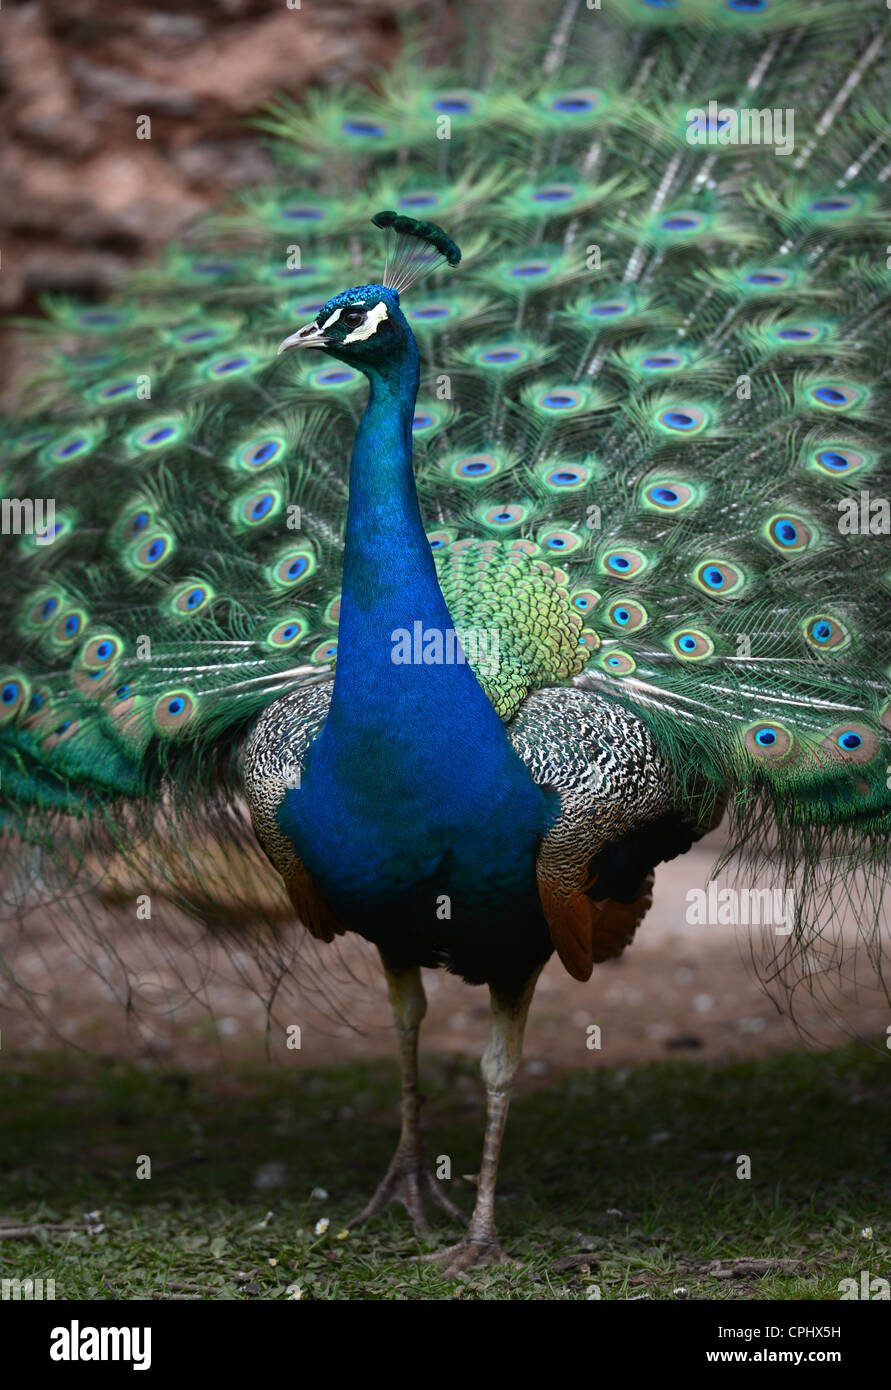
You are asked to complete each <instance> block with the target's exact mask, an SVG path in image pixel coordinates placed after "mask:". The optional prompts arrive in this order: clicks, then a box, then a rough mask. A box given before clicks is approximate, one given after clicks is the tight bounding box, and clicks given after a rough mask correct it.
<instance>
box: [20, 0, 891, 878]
mask: <svg viewBox="0 0 891 1390" xmlns="http://www.w3.org/2000/svg"><path fill="white" fill-rule="evenodd" d="M880 8H881V7H879V9H880ZM883 22H884V21H883V18H882V14H881V13H880V12H879V11H878V10H877V12H876V14H875V15H874V16H873V15H871V14H867V13H866V12H865V11H863V12H861V15H860V18H859V20H858V23H857V24H856V25H852V24H850V22H848V9H847V7H839V6H837V5H833V4H823V3H814V4H804V3H801V0H789V2H788V3H781V0H773V3H770V0H764V3H757V0H755V2H754V3H752V2H751V0H750V2H749V3H743V0H739V2H738V3H735V2H734V0H683V2H681V0H679V3H678V4H677V5H673V4H672V5H669V4H662V5H658V4H655V3H654V4H645V3H633V0H622V3H619V4H615V3H614V4H612V5H610V6H609V13H607V7H606V6H605V7H604V10H603V13H600V12H599V11H592V10H587V9H586V8H585V7H583V6H582V7H579V9H578V10H577V11H576V12H575V16H574V18H570V19H569V20H568V21H567V22H566V23H562V22H561V25H560V26H559V27H558V29H557V31H556V33H555V34H554V35H553V36H552V37H550V38H548V37H547V36H542V39H541V41H540V42H539V43H538V44H537V45H535V46H532V47H529V46H522V47H521V48H520V50H519V51H518V50H517V49H516V48H515V47H513V46H512V45H510V44H508V45H506V46H504V45H499V43H498V42H497V41H495V40H494V39H493V41H492V43H491V45H490V47H491V49H492V51H491V52H490V53H489V54H488V55H486V54H485V53H484V52H477V51H476V50H475V49H474V50H473V51H470V50H469V51H468V54H467V57H466V61H465V63H464V65H463V67H460V68H459V70H457V71H441V72H439V71H435V70H430V69H424V68H423V67H421V66H420V64H419V63H418V61H417V60H416V59H414V58H408V59H406V60H405V61H404V62H403V63H401V65H400V66H399V67H398V68H396V69H395V70H394V71H393V72H392V73H391V74H389V75H384V76H383V77H382V78H381V80H380V82H379V83H378V85H377V88H376V92H375V94H374V95H373V96H372V95H371V94H370V93H369V92H361V91H357V92H356V93H354V94H351V95H349V96H348V97H347V98H345V99H344V98H342V97H341V96H339V95H336V94H334V93H331V92H327V93H325V94H324V95H315V96H312V97H311V98H310V99H309V100H308V102H307V104H306V106H304V107H300V108H298V107H296V106H294V105H292V104H291V103H288V102H285V101H282V102H279V103H278V104H276V105H275V106H274V107H273V108H272V110H271V111H270V112H269V114H268V116H267V117H266V118H265V119H264V120H263V121H262V122H261V125H262V127H263V128H264V130H265V132H266V133H267V134H268V135H271V136H272V137H274V143H275V145H276V146H277V149H278V153H279V156H280V159H281V165H282V178H281V184H280V186H278V187H276V188H264V189H262V190H259V191H257V192H256V193H253V194H243V195H239V197H238V198H237V199H236V200H235V201H234V202H233V203H231V204H230V205H228V206H226V207H225V208H222V209H220V210H219V211H218V212H217V213H215V214H214V216H213V217H211V218H210V219H208V220H207V222H206V224H204V225H203V226H202V227H199V228H197V229H195V231H194V232H193V234H191V235H190V237H189V240H188V245H183V246H176V247H172V248H170V250H169V251H168V252H167V254H165V255H164V256H163V257H161V258H160V259H159V260H158V262H157V264H155V265H154V266H151V267H148V268H146V269H144V270H142V271H140V272H139V273H138V274H137V275H135V276H134V277H133V279H132V281H131V283H130V285H129V286H128V287H127V288H126V289H125V290H124V291H123V292H122V294H121V295H120V296H119V297H118V298H116V299H114V300H110V301H108V302H107V303H103V304H90V305H85V304H79V303H75V302H71V301H68V300H65V299H60V298H53V299H50V300H47V302H46V303H45V305H44V310H45V318H44V319H43V320H41V321H35V322H33V323H32V324H30V325H27V326H26V328H30V331H31V332H32V334H33V335H34V336H35V338H37V339H38V340H39V343H40V345H41V346H42V348H43V352H44V364H43V366H42V367H41V368H39V369H38V370H37V371H36V372H35V375H34V379H33V381H32V382H31V383H30V386H29V389H28V390H27V391H26V393H25V395H24V398H23V403H22V408H21V411H20V412H19V413H18V414H17V415H15V416H13V417H12V418H9V419H7V420H6V421H5V423H4V426H3V430H4V433H3V450H2V457H3V485H4V497H5V498H6V499H7V500H8V501H10V504H11V499H19V501H20V502H22V503H23V507H24V510H22V508H19V507H18V504H16V506H15V507H12V506H11V505H10V507H9V508H7V510H8V511H9V515H8V517H7V516H6V514H4V515H5V522H6V521H8V522H9V525H6V524H5V527H4V529H5V532H6V533H5V534H4V535H3V538H2V580H3V583H2V587H3V593H4V605H5V614H6V618H5V622H4V625H3V633H2V652H0V664H2V667H3V670H2V675H0V806H2V812H0V814H2V817H3V821H4V824H5V825H6V827H7V828H8V829H9V830H10V831H16V832H18V833H20V834H24V835H26V836H30V837H31V838H34V839H41V838H45V829H46V826H47V825H49V824H53V825H55V824H58V823H59V821H60V818H62V817H64V816H68V815H75V816H79V817H83V818H85V819H86V820H87V821H89V820H90V818H91V817H93V818H94V819H95V820H96V822H97V823H98V824H101V826H102V827H103V833H107V832H108V830H109V827H112V830H113V829H114V827H115V826H118V827H120V826H122V825H123V824H124V819H123V818H124V817H127V816H132V815H134V814H137V813H138V811H139V808H144V811H145V816H146V817H147V818H148V819H150V817H151V814H152V807H153V806H154V805H155V803H156V801H157V799H158V797H159V796H161V795H162V792H163V794H164V795H165V796H168V795H169V796H170V797H172V798H173V800H174V801H175V803H176V805H177V806H178V807H179V813H180V814H181V815H182V816H183V817H189V816H191V817H192V818H194V819H195V820H197V821H198V822H200V821H201V818H202V816H204V815H205V814H210V810H209V808H211V807H212V806H213V805H214V804H216V802H215V798H218V797H222V798H225V796H226V795H228V794H229V793H230V791H231V788H232V776H233V773H232V769H233V768H234V766H235V755H236V753H237V749H238V747H239V745H240V743H241V740H242V739H243V738H244V736H245V734H246V733H247V731H248V730H249V729H250V727H251V725H252V723H253V721H254V720H255V719H256V717H257V716H258V715H259V713H260V712H261V711H262V710H263V709H264V708H266V706H267V705H268V704H269V703H270V702H271V701H272V700H274V699H275V698H276V697H277V696H278V695H280V694H281V693H282V692H284V691H287V690H290V689H292V688H294V687H296V686H299V685H300V684H301V683H304V682H315V681H318V680H319V679H324V678H325V677H326V676H328V675H330V673H331V671H332V669H333V665H334V662H335V661H336V652H337V623H338V616H337V613H338V597H339V591H340V574H341V564H342V551H343V531H344V522H345V515H346V505H347V472H348V460H349V456H350V449H351V443H352V437H353V434H354V432H355V428H356V423H357V420H358V418H359V414H360V413H361V409H362V404H363V401H364V390H365V386H364V382H363V381H362V379H361V377H360V376H359V374H358V373H357V372H355V371H353V370H352V369H351V368H349V367H346V366H343V365H342V364H339V363H337V362H335V361H332V360H330V359H327V358H321V357H317V356H313V357H312V360H310V361H306V360H303V359H301V360H300V361H299V362H298V363H296V364H295V362H294V360H293V358H292V357H290V356H289V357H285V358H282V357H278V356H277V355H276V348H277V345H278V343H279V342H280V341H281V339H282V338H283V337H284V336H285V335H286V334H289V333H292V332H293V331H294V329H295V328H296V327H297V326H298V325H300V324H301V323H303V322H307V321H309V320H311V319H312V318H313V317H314V316H315V313H316V312H317V310H318V308H319V307H320V306H321V305H322V304H323V303H324V302H325V301H326V299H327V298H328V297H330V296H331V295H332V294H334V293H335V292H336V291H338V290H340V289H342V288H344V287H346V286H348V285H350V284H351V283H356V282H358V283H363V282H365V281H374V280H375V279H376V277H377V276H378V275H379V270H380V266H381V265H382V255H383V238H382V236H381V234H380V232H379V231H378V230H377V229H375V228H373V227H372V226H371V225H370V222H369V218H370V216H371V214H372V213H373V212H374V211H375V209H376V208H377V207H380V206H385V207H387V208H388V209H390V210H391V211H389V212H388V213H387V215H386V218H385V219H384V221H385V222H387V221H388V220H389V223H390V224H394V225H395V227H396V229H397V230H398V226H399V219H400V218H401V217H405V216H408V217H414V218H422V219H430V220H431V221H432V222H433V223H434V224H435V225H436V226H437V227H438V226H439V225H440V224H442V225H444V226H445V227H446V229H447V232H448V234H449V236H450V237H454V238H455V239H456V240H457V241H458V242H459V243H460V244H461V246H462V249H463V250H464V258H463V260H462V263H461V266H460V268H459V269H458V270H455V271H453V272H449V273H448V274H440V275H439V276H438V277H435V278H434V279H433V280H431V281H428V282H427V283H426V284H425V285H424V287H423V288H422V289H419V290H418V291H416V292H414V293H413V294H407V295H406V296H405V304H404V306H403V307H404V309H405V312H406V314H407V316H408V319H409V322H410V323H411V326H412V328H413V329H414V330H415V332H416V334H417V336H418V338H419V342H420V345H421V351H422V373H423V375H422V383H421V394H420V396H419V401H418V406H417V410H416V414H415V421H414V440H415V465H416V476H417V481H418V489H419V495H420V501H421V507H422V512H423V515H424V518H425V523H426V525H427V528H428V534H429V536H430V540H431V545H432V546H433V548H434V551H435V553H436V557H437V565H438V572H439V575H440V582H441V586H442V589H443V592H444V594H445V597H446V599H447V601H448V603H449V605H450V608H451V611H452V614H453V617H454V618H455V620H456V622H463V623H467V624H470V625H476V626H483V627H487V626H497V627H498V628H499V629H500V630H502V631H505V632H507V634H508V640H507V642H506V643H505V644H504V648H503V650H502V652H501V654H500V658H499V664H498V665H497V668H496V669H494V670H492V671H488V672H483V671H482V670H481V672H480V678H481V680H482V682H483V684H484V687H485V688H486V690H487V692H488V693H489V694H490V697H491V699H492V701H493V703H494V704H495V707H496V708H497V709H498V711H499V713H500V714H501V715H502V717H504V718H505V719H509V718H510V717H512V715H513V713H514V712H515V710H516V708H517V706H518V703H519V702H520V701H521V700H522V699H523V698H524V696H525V694H526V693H528V692H529V691H530V690H534V689H535V688H537V687H538V686H541V685H553V684H561V683H569V682H572V681H576V682H577V683H580V684H582V685H584V686H586V687H588V688H591V689H596V690H597V691H599V692H601V693H603V694H604V695H606V696H608V697H609V698H610V699H613V700H615V701H618V702H621V703H623V704H627V705H629V706H630V707H632V708H633V709H634V710H635V711H636V712H638V713H639V714H640V715H641V716H642V717H643V719H644V720H645V721H646V722H647V723H648V724H649V726H650V728H651V729H652V732H653V734H654V737H655V740H656V743H657V745H658V746H659V747H660V748H661V749H662V750H663V752H664V754H665V756H666V757H667V759H668V760H669V761H671V762H672V763H673V764H674V766H675V767H676V768H678V769H680V770H681V771H680V774H679V775H680V776H681V780H682V783H683V787H684V788H686V790H687V791H689V792H690V794H691V795H692V789H693V788H694V787H695V788H698V789H699V792H701V788H702V785H703V784H706V785H708V786H709V787H710V788H711V789H712V792H713V794H714V795H715V796H719V795H721V796H726V797H727V798H728V799H729V802H730V805H731V807H732V808H733V809H734V811H735V814H736V817H737V825H738V835H739V838H740V840H741V841H744V840H745V838H746V836H747V834H751V835H754V836H756V837H759V843H760V841H761V840H762V839H763V838H764V837H765V836H767V837H770V836H773V837H774V838H777V837H778V838H779V842H780V845H781V848H785V850H786V853H787V863H788V865H789V867H790V868H791V869H793V870H794V869H797V868H800V867H801V866H802V864H803V863H806V862H810V861H811V860H812V859H813V858H815V857H816V855H817V854H818V853H820V852H824V851H825V852H828V853H830V854H832V853H842V852H843V853H844V855H845V856H846V859H845V862H846V864H847V865H849V866H850V865H857V864H858V863H861V864H865V865H869V864H871V863H874V862H875V859H876V855H877V853H879V852H880V851H882V852H883V850H884V847H885V845H886V843H887V836H888V832H889V829H891V791H889V775H888V768H889V766H891V678H889V662H891V641H889V636H888V615H889V577H891V550H889V545H891V541H889V537H888V524H887V502H885V505H884V511H883V510H882V506H881V505H879V504H880V503H882V501H883V500H884V499H887V498H888V497H889V496H891V475H889V468H888V461H887V441H888V438H889V428H891V382H889V370H891V352H889V344H891V335H889V325H891V316H889V313H888V290H889V275H891V272H889V270H888V263H887V248H886V242H887V239H888V238H887V225H888V221H887V219H888V195H887V184H886V183H885V182H883V180H884V176H885V174H886V173H887V159H888V150H887V142H886V140H885V139H884V138H883V137H882V135H881V134H880V133H877V132H878V131H879V129H880V127H879V126H878V125H877V121H876V116H875V113H876V112H877V111H880V110H881V109H882V108H883V105H884V102H885V95H886V94H885V85H884V78H883V76H882V72H881V68H880V65H879V63H878V62H877V61H876V55H877V51H878V50H877V47H876V34H877V33H878V31H879V29H880V28H881V26H882V24H883ZM874 31H875V32H874ZM483 48H485V45H483ZM814 74H818V75H819V80H816V79H815V78H814V76H813V75H814ZM682 77H683V81H682ZM712 98H714V99H715V101H716V102H717V103H718V105H719V106H720V107H722V108H725V107H732V108H740V107H744V106H752V105H753V104H757V106H758V108H761V109H764V110H768V109H771V110H772V109H773V108H780V107H782V108H787V107H790V106H794V118H795V130H794V151H793V152H792V153H791V154H790V153H787V154H777V153H775V151H774V149H773V148H771V147H770V146H768V145H764V144H750V145H748V146H741V145H738V144H733V143H730V142H728V141H722V140H721V138H720V137H721V133H722V129H723V127H722V126H721V125H720V123H719V124H718V127H717V128H715V129H712V128H711V127H710V126H709V124H708V117H707V116H703V117H701V118H700V117H695V116H694V118H692V124H691V121H690V120H686V119H685V110H686V111H689V109H690V108H697V109H699V108H701V109H702V110H703V111H707V110H708V103H709V101H710V100H711V99H712ZM697 120H699V121H700V122H701V123H700V125H699V126H698V127H697V126H696V121H697ZM702 122H704V124H703V123H702ZM691 130H693V131H694V132H695V133H696V138H694V139H691V138H690V133H691ZM376 220H377V221H378V223H379V224H380V218H378V219H376ZM445 249H446V250H448V247H446V248H445ZM25 499H27V502H26V501H25ZM32 504H33V505H32ZM29 506H31V510H32V512H33V513H34V515H35V516H36V515H38V514H39V515H40V517H42V518H43V522H44V523H45V529H44V531H43V532H42V533H39V532H38V533H37V534H35V526H33V525H32V527H31V528H30V533H29V534H16V533H15V532H16V529H18V530H22V531H27V530H28V527H27V526H26V525H24V523H26V522H27V521H28V515H29V513H28V507H29ZM20 513H21V514H20ZM16 517H18V519H19V520H20V521H21V522H22V523H23V524H22V525H21V526H19V527H18V528H16V526H15V524H14V522H15V519H16ZM33 520H34V517H33V516H32V521H33ZM394 543H395V542H394ZM518 555H521V556H525V557H526V558H527V559H529V558H531V559H532V560H534V561H536V562H540V568H539V569H538V570H536V569H534V568H531V569H530V568H529V567H528V566H527V567H526V568H525V569H523V570H522V573H521V571H520V569H518V568H517V566H516V565H515V564H514V565H512V560H516V557H517V556H518ZM512 570H513V572H515V573H516V575H517V576H519V577H517V578H513V577H512ZM560 596H562V597H560ZM682 789H683V788H682ZM118 838H123V833H122V832H121V833H120V834H119V835H118Z"/></svg>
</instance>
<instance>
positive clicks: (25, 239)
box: [0, 0, 459, 314]
mask: <svg viewBox="0 0 891 1390" xmlns="http://www.w3.org/2000/svg"><path fill="white" fill-rule="evenodd" d="M298 5H299V8H297V7H296V6H298ZM290 6H294V7H295V8H291V7H290ZM406 28H409V29H411V30H412V31H413V32H414V33H415V34H417V35H418V37H419V38H420V40H421V41H422V42H423V43H425V44H428V45H429V46H430V47H431V48H432V49H433V50H434V51H435V52H436V54H437V56H443V55H444V54H445V53H447V51H448V48H449V46H450V44H451V43H452V42H453V41H454V40H455V38H456V36H457V34H458V32H459V21H458V19H457V16H456V8H455V6H454V4H453V2H452V0H423V3H420V2H419V0H415V3H397V0H203V2H202V0H185V2H183V0H170V2H169V3H167V4H164V3H163V0H161V3H156V2H155V0H149V2H148V3H138V0H39V3H26V4H16V3H15V0H5V3H3V5H2V9H0V54H2V57H0V131H2V137H0V138H2V142H3V144H2V154H0V187H2V191H3V196H2V206H0V249H2V268H0V313H3V314H9V313H10V312H13V313H20V312H23V311H24V312H33V311H34V310H35V308H36V307H37V302H38V297H39V295H41V294H42V293H45V292H47V291H64V292H74V293H78V294H85V295H93V294H97V293H102V292H104V291H106V290H109V289H113V288H114V286H115V285H116V284H117V283H118V281H119V280H120V278H121V276H122V275H123V273H124V272H125V270H126V269H127V267H128V266H129V265H130V264H132V263H133V262H135V261H137V262H138V261H139V260H141V259H142V258H144V257H145V256H146V255H147V254H148V253H150V252H151V251H152V250H153V249H154V248H156V247H158V246H161V245H163V244H164V243H165V242H166V241H168V240H169V239H170V238H171V237H172V236H174V235H176V233H177V232H178V230H179V229H180V228H181V227H182V225H183V224H184V223H185V222H186V221H188V220H189V219H190V218H192V217H194V216H196V215H198V214H200V213H201V212H202V211H203V210H204V209H205V208H207V207H209V206H211V205H212V204H213V203H215V202H216V201H217V200H219V198H220V197H221V196H223V195H225V194H226V193H227V192H230V191H231V190H233V189H237V188H239V187H242V186H246V185H251V184H256V183H260V182H263V181H264V180H266V179H269V178H270V177H271V164H270V160H269V157H268V155H267V153H266V150H265V147H264V140H263V138H262V136H261V135H260V134H259V133H258V132H256V131H253V130H252V129H251V128H250V125H249V121H250V118H251V117H252V116H255V115H256V114H257V113H259V112H260V111H261V110H262V108H263V107H264V106H265V105H266V104H267V103H268V102H269V101H270V100H271V99H272V98H273V97H275V96H277V95H279V94H282V93H286V94H287V95H289V96H291V97H293V98H296V99H299V98H300V95H301V93H303V92H305V91H306V90H307V88H308V87H309V86H312V85H315V86H324V87H333V88H335V89H336V88H342V87H344V86H346V85H348V84H355V83H363V82H368V81H373V80H374V79H375V77H376V75H377V71H379V69H380V65H382V64H384V65H386V64H387V63H388V62H390V61H392V59H393V58H394V57H395V56H396V54H397V53H398V52H399V49H400V46H401V44H402V42H403V32H404V31H405V29H406ZM141 115H150V116H151V122H152V124H151V139H150V140H144V139H143V140H140V139H137V120H138V117H139V116H141Z"/></svg>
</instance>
